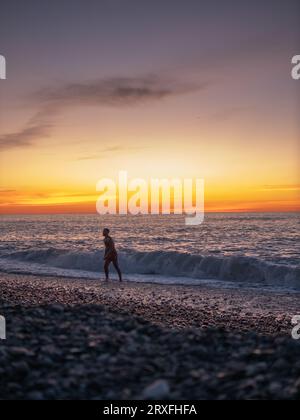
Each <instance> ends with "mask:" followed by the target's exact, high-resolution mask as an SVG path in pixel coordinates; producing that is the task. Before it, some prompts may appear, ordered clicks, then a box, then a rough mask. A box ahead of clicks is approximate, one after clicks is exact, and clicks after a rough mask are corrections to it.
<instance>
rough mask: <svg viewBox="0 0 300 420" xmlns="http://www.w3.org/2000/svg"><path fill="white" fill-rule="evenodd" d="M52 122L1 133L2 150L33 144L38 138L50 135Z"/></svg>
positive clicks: (0, 146) (0, 144) (0, 147)
mask: <svg viewBox="0 0 300 420" xmlns="http://www.w3.org/2000/svg"><path fill="white" fill-rule="evenodd" d="M50 128H51V125H50V124H35V125H29V126H27V127H25V128H23V129H21V130H20V131H16V132H15V133H10V134H3V135H0V150H10V149H15V148H19V147H29V146H32V145H33V144H34V143H35V141H36V140H39V139H41V138H43V137H48V136H49V135H50Z"/></svg>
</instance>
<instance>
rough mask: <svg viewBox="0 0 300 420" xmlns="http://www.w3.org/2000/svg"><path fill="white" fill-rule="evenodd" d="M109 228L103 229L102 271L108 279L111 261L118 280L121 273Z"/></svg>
mask: <svg viewBox="0 0 300 420" xmlns="http://www.w3.org/2000/svg"><path fill="white" fill-rule="evenodd" d="M109 232H110V231H109V229H104V230H103V236H104V246H105V254H104V272H105V276H106V281H108V280H109V266H110V264H111V263H113V266H114V267H115V269H116V271H117V273H118V276H119V280H120V281H122V273H121V270H120V267H119V262H118V253H117V251H116V248H115V243H114V241H113V239H112V237H110V236H109Z"/></svg>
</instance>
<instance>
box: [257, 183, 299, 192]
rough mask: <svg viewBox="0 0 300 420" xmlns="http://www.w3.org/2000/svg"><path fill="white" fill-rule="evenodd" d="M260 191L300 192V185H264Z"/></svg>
mask: <svg viewBox="0 0 300 420" xmlns="http://www.w3.org/2000/svg"><path fill="white" fill-rule="evenodd" d="M259 191H300V184H291V185H289V184H288V185H263V186H262V187H261V188H260V189H259Z"/></svg>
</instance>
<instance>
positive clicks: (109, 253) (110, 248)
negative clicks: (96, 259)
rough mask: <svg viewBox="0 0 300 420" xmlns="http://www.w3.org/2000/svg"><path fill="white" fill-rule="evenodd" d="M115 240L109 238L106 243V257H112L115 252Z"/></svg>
mask: <svg viewBox="0 0 300 420" xmlns="http://www.w3.org/2000/svg"><path fill="white" fill-rule="evenodd" d="M114 249H115V246H114V241H113V240H112V239H111V238H109V239H108V241H107V245H106V251H105V258H110V257H111V256H112V255H113V253H114Z"/></svg>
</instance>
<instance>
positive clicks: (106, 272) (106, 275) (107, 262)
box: [104, 261, 110, 281]
mask: <svg viewBox="0 0 300 420" xmlns="http://www.w3.org/2000/svg"><path fill="white" fill-rule="evenodd" d="M109 264H110V263H109V261H105V263H104V273H105V279H106V281H108V280H109Z"/></svg>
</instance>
